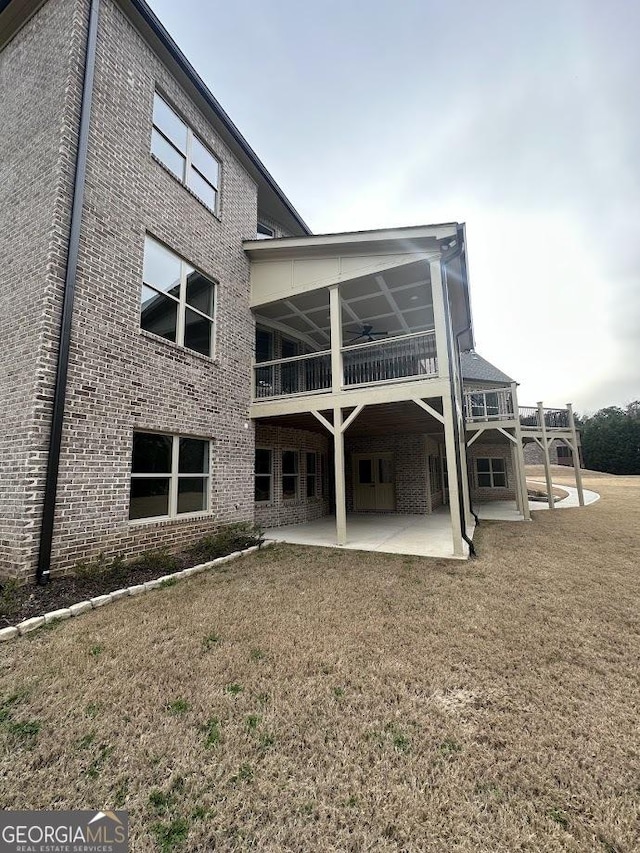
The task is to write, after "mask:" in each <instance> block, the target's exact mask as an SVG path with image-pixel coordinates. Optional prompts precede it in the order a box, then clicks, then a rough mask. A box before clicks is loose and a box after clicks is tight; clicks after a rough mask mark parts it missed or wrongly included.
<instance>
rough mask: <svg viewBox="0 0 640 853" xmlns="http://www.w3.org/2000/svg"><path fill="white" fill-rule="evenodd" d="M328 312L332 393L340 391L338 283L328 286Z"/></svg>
mask: <svg viewBox="0 0 640 853" xmlns="http://www.w3.org/2000/svg"><path fill="white" fill-rule="evenodd" d="M329 313H330V315H331V390H332V391H333V393H334V394H337V393H339V392H340V391H342V382H343V375H342V306H341V302H340V285H339V284H332V285H331V287H330V288H329Z"/></svg>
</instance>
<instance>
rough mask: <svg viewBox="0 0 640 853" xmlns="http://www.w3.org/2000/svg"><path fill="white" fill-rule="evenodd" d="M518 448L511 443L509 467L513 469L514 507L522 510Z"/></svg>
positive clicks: (519, 510)
mask: <svg viewBox="0 0 640 853" xmlns="http://www.w3.org/2000/svg"><path fill="white" fill-rule="evenodd" d="M517 454H518V450H517V448H516V446H515V444H512V445H511V467H512V469H513V489H514V491H515V493H516V509H517V510H518V512H522V485H521V483H520V472H519V471H518V456H517Z"/></svg>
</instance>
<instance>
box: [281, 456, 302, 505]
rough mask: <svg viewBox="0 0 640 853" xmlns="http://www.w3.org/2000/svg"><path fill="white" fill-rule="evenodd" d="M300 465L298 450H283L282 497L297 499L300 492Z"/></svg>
mask: <svg viewBox="0 0 640 853" xmlns="http://www.w3.org/2000/svg"><path fill="white" fill-rule="evenodd" d="M299 479H300V466H299V464H298V451H297V450H283V451H282V497H283V498H284V500H286V501H288V500H289V501H290V500H295V499H296V498H297V497H298V495H299V493H300V490H299V482H298V481H299Z"/></svg>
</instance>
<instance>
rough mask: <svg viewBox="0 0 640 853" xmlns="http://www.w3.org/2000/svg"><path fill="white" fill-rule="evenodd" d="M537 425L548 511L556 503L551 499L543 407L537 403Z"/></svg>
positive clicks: (549, 462)
mask: <svg viewBox="0 0 640 853" xmlns="http://www.w3.org/2000/svg"><path fill="white" fill-rule="evenodd" d="M538 425H539V427H540V429H541V431H542V450H543V453H544V476H545V480H546V481H547V496H548V499H549V509H555V506H556V502H555V500H554V498H553V484H552V482H551V460H550V459H549V444H548V443H547V425H546V424H545V422H544V406H543V405H542V403H538Z"/></svg>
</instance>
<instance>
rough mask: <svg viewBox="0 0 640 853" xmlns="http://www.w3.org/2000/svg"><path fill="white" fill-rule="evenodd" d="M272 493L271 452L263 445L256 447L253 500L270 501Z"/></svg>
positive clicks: (257, 501)
mask: <svg viewBox="0 0 640 853" xmlns="http://www.w3.org/2000/svg"><path fill="white" fill-rule="evenodd" d="M272 495H273V453H272V452H271V451H270V450H267V449H266V448H263V447H256V464H255V498H254V499H255V501H256V503H259V502H264V501H270V500H272Z"/></svg>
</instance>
